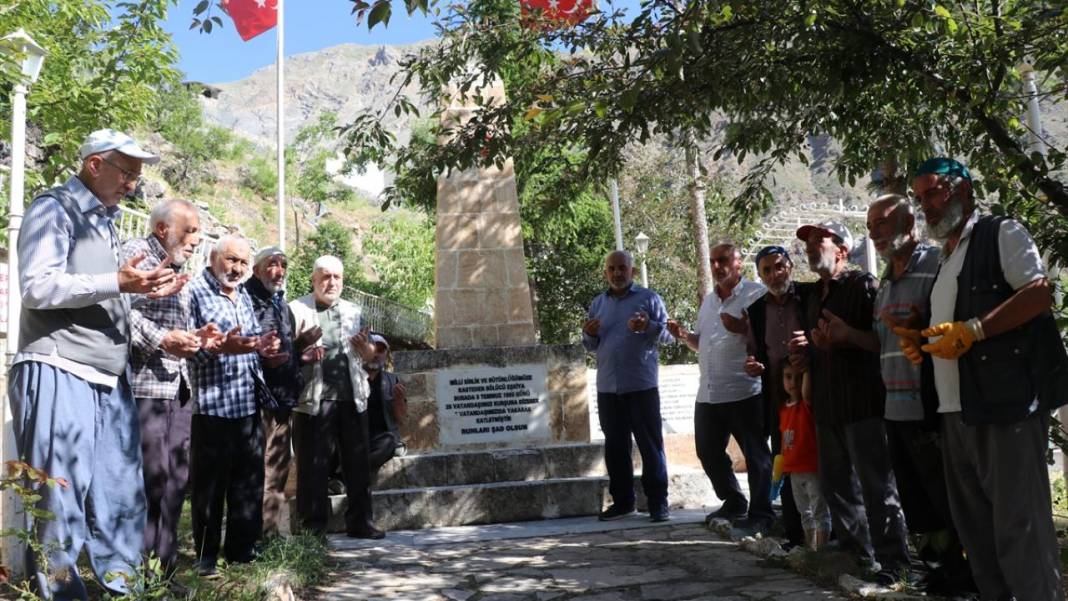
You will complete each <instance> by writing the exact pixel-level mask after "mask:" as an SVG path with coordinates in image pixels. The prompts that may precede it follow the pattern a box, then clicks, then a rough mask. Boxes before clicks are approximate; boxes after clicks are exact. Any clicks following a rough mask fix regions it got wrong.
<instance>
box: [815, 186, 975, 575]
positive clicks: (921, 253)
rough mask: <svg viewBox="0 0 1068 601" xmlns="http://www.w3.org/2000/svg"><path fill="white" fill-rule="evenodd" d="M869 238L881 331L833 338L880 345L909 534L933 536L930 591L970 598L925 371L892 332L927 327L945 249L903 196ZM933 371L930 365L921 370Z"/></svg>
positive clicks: (881, 206) (881, 202) (892, 201)
mask: <svg viewBox="0 0 1068 601" xmlns="http://www.w3.org/2000/svg"><path fill="white" fill-rule="evenodd" d="M868 234H869V236H871V239H872V242H873V243H874V245H875V250H876V251H877V252H878V253H879V254H880V255H881V256H882V257H883V259H884V260H886V262H887V268H886V272H885V273H884V274H883V279H882V283H881V285H880V286H879V294H878V296H877V297H876V300H875V331H874V332H867V333H866V334H865V333H860V332H856V333H848V334H847V333H845V332H834V333H833V337H835V338H838V337H844V336H854V335H857V336H863V335H867V336H869V337H872V338H873V339H875V340H876V341H877V342H878V344H879V347H880V364H881V368H882V377H883V383H884V385H885V386H886V413H885V418H886V424H885V425H886V436H887V445H888V449H889V451H890V462H891V464H892V465H893V468H894V477H895V479H896V481H897V489H898V492H899V493H900V495H901V506H902V508H903V509H904V511H905V521H906V522H907V524H908V528H909V531H910V532H912V533H914V534H916V533H924V534H927V535H928V536H927V537H926V538H925V539H924V540H925V542H926V544H925V545H923V547H924V548H925V549H926V551H927V552H926V553H925V555H927V556H929V557H931V558H932V559H934V560H936V564H937V565H936V567H934V568H932V569H931V570H929V571H928V573H927V577H926V581H925V588H926V590H927V592H928V593H932V594H941V595H947V596H955V595H957V594H965V593H967V592H969V591H974V590H975V585H974V583H972V578H971V573H970V570H969V568H968V562H967V560H966V559H965V558H964V554H963V549H962V548H961V545H960V542H959V540H958V539H957V533H956V531H955V530H954V529H953V519H952V517H951V515H950V511H949V498H948V497H947V494H946V481H945V474H944V471H943V469H942V449H941V441H940V439H939V436H938V421H937V418H938V414H937V413H936V409H937V407H936V406H935V403H934V402H932V401H934V399H931V398H930V396H931V395H927V398H922V397H923V395H921V387H920V372H921V367H920V365H914V364H913V363H912V362H911V361H910V360H909V359H908V358H907V357H905V355H904V354H903V353H902V352H901V349H900V346H899V337H898V335H897V334H896V333H894V332H893V328H899V327H907V328H922V327H925V326H926V324H927V321H928V318H929V316H928V308H927V297H928V296H930V294H931V287H932V286H933V285H934V281H935V276H936V274H937V273H938V256H939V253H938V248H936V247H933V246H931V245H929V244H923V243H921V242H920V241H919V240H918V239H917V237H916V215H915V212H914V211H913V208H912V205H911V204H910V202H909V200H908V198H906V197H904V196H901V195H898V194H887V195H884V196H880V197H879V198H877V199H876V200H875V201H874V202H873V203H872V204H871V206H870V207H868ZM829 323H830V324H831V327H832V328H836V327H838V328H848V326H846V325H845V323H844V322H842V321H841V320H836V321H833V322H829ZM930 368H931V362H930V360H928V361H927V362H926V364H925V365H924V366H923V368H922V369H924V370H929V369H930ZM924 401H927V402H926V403H925V402H924Z"/></svg>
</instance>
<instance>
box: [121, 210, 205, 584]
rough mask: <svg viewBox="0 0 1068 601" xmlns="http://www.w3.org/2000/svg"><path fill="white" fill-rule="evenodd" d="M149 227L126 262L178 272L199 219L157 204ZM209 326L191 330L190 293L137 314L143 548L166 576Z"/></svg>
mask: <svg viewBox="0 0 1068 601" xmlns="http://www.w3.org/2000/svg"><path fill="white" fill-rule="evenodd" d="M149 225H150V227H151V228H152V231H151V233H149V234H148V235H147V236H145V237H143V238H134V239H132V240H130V241H128V242H127V243H126V244H125V245H123V248H122V254H123V260H124V261H125V260H130V259H132V258H133V257H136V256H138V255H141V256H144V259H143V260H142V261H141V266H143V268H146V269H155V268H157V267H158V266H160V265H166V264H168V263H170V264H171V265H172V266H174V267H175V268H178V267H180V266H181V265H183V264H184V263H185V262H186V260H187V259H189V257H191V256H192V255H193V251H194V250H196V247H197V245H198V244H199V243H200V217H199V215H198V214H197V208H196V206H195V205H193V203H191V202H189V201H187V200H179V199H174V200H168V201H164V202H162V203H160V204H158V205H156V207H155V208H154V209H152V213H151V215H149ZM205 325H206V328H205V329H203V330H202V331H201V332H199V333H198V332H196V331H192V330H189V329H187V328H188V327H189V289H188V288H186V289H184V290H182V291H181V292H179V293H178V294H174V295H171V296H167V297H164V298H160V299H155V300H147V301H146V302H145V303H143V304H140V305H138V306H137V307H136V308H134V309H133V310H132V311H131V313H130V374H131V381H130V384H131V388H132V389H133V395H134V398H135V399H136V401H137V412H138V417H139V420H140V423H141V453H142V455H143V457H144V479H145V497H146V501H147V506H148V518H147V520H146V522H145V541H144V551H145V553H146V554H150V553H152V554H155V555H156V557H158V558H159V559H160V562H161V563H162V565H163V569H164V572H165V573H167V574H170V573H171V572H172V571H173V570H174V568H175V560H176V559H177V556H178V538H177V530H178V519H179V517H180V516H181V513H182V502H183V501H184V500H185V491H186V484H187V483H188V481H189V427H190V420H191V419H192V416H193V411H192V406H191V404H190V403H189V397H190V392H189V389H190V387H189V374H188V372H187V370H186V363H185V360H186V359H187V358H189V357H192V356H193V354H194V353H196V352H197V350H198V349H200V347H201V342H202V340H203V338H204V336H207V338H208V339H209V344H213V343H215V342H216V341H215V340H214V338H218V337H219V336H218V335H219V334H220V333H219V332H218V330H217V329H215V327H214V326H213V325H211V324H205ZM198 334H199V335H198Z"/></svg>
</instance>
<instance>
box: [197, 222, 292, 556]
mask: <svg viewBox="0 0 1068 601" xmlns="http://www.w3.org/2000/svg"><path fill="white" fill-rule="evenodd" d="M249 252H250V251H249V245H248V241H246V240H245V239H244V238H241V237H238V236H223V237H222V238H220V239H219V241H218V242H217V243H216V244H215V248H214V249H213V250H212V251H211V265H210V266H209V267H207V268H205V269H204V271H203V273H201V274H200V276H198V277H197V278H196V279H194V280H193V281H192V283H190V284H189V295H190V324H191V326H192V327H201V326H204V325H206V324H209V323H214V324H217V325H218V327H219V328H220V330H221V331H223V332H225V333H226V334H225V338H224V339H223V340H222V342H221V343H220V344H219V345H218V346H217V347H216V348H209V349H200V350H198V351H197V352H196V354H195V355H194V356H193V357H192V358H191V359H190V360H189V361H190V377H191V381H192V382H193V425H192V434H191V443H192V444H191V446H192V462H191V463H192V465H191V469H192V473H193V485H192V495H191V497H192V498H191V501H192V514H193V542H194V543H195V549H194V550H195V552H196V554H197V561H198V564H199V565H198V567H199V571H200V573H201V575H205V576H206V575H211V574H214V573H215V564H216V561H217V560H218V557H219V546H220V540H221V538H222V519H223V516H222V509H223V503H224V501H225V503H226V505H227V510H226V544H225V546H224V548H223V552H224V554H225V557H226V560H227V561H229V562H231V563H243V562H248V561H251V560H252V559H254V556H255V552H254V545H255V543H256V541H257V540H259V538H260V534H261V530H262V517H263V516H262V509H263V507H262V504H263V428H262V425H261V423H260V416H259V409H260V407H263V406H266V407H271V406H273V405H274V399H273V397H272V395H271V392H270V390H269V389H268V388H267V385H266V383H265V382H264V379H263V371H262V370H261V368H260V357H263V359H264V360H265V361H268V362H269V361H277V360H278V356H279V351H278V349H279V340H278V335H277V333H275V332H273V331H272V332H269V333H263V332H262V331H261V329H260V324H259V321H258V320H257V319H256V314H255V311H254V310H253V308H252V299H251V298H249V295H248V292H247V291H246V290H245V286H244V285H243V284H242V283H241V281H242V280H243V279H244V277H245V274H246V273H247V272H248V266H249ZM261 334H262V335H261Z"/></svg>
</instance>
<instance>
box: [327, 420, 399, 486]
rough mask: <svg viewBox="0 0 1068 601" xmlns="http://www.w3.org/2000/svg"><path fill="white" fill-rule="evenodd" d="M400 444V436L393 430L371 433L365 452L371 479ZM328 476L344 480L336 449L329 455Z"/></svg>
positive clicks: (391, 456)
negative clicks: (367, 449) (368, 446)
mask: <svg viewBox="0 0 1068 601" xmlns="http://www.w3.org/2000/svg"><path fill="white" fill-rule="evenodd" d="M399 444H400V437H399V436H397V435H396V434H395V433H393V432H378V433H374V434H371V442H370V443H369V445H370V451H368V453H367V461H368V463H369V464H370V466H371V479H372V480H373V479H374V477H375V475H376V474H378V470H380V469H382V466H383V465H385V464H386V462H387V461H389V460H390V459H393V454H394V453H396V452H397V446H398V445H399ZM330 477H331V478H334V479H335V480H341V481H342V482H344V481H345V476H344V474H342V473H341V458H340V457H339V456H338V453H337V450H336V449H335V450H334V452H333V453H332V454H331V455H330Z"/></svg>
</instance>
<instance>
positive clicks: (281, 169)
mask: <svg viewBox="0 0 1068 601" xmlns="http://www.w3.org/2000/svg"><path fill="white" fill-rule="evenodd" d="M277 1H278V5H277V6H278V26H277V28H278V29H277V31H276V32H275V33H276V34H277V36H278V44H277V46H278V57H277V58H276V59H275V62H276V63H277V71H278V96H277V98H278V102H277V109H278V114H277V116H276V120H275V123H276V125H277V129H278V141H277V144H278V248H281V249H282V250H283V251H284V250H285V249H286V144H285V122H284V120H283V118H282V115H283V114H284V102H283V98H282V87H283V86H282V83H283V81H284V80H285V76H284V73H283V71H284V65H285V53H284V48H285V28H284V27H283V21H284V19H283V17H284V12H283V9H282V6H283V2H284V0H277Z"/></svg>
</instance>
